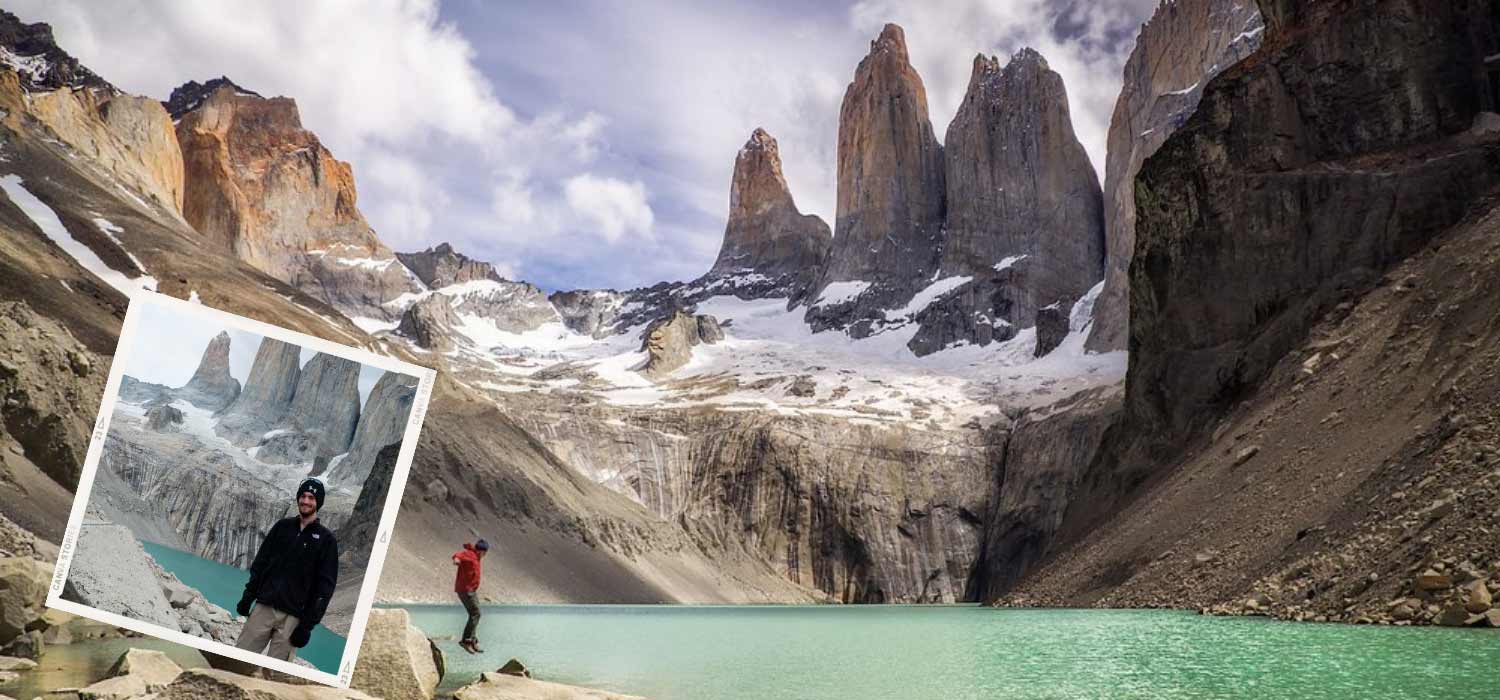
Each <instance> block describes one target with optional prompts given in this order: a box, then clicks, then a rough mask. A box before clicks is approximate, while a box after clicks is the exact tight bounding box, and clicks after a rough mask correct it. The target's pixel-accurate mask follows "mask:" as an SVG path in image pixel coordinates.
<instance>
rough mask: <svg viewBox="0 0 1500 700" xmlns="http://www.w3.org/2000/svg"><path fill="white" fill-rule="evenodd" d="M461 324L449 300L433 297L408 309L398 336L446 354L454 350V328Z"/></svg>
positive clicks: (442, 297) (420, 301) (442, 296)
mask: <svg viewBox="0 0 1500 700" xmlns="http://www.w3.org/2000/svg"><path fill="white" fill-rule="evenodd" d="M458 323H459V321H458V317H457V316H455V315H454V314H453V306H452V303H451V302H450V301H449V299H448V296H447V295H445V294H433V295H431V296H428V297H426V298H423V299H421V300H419V301H417V302H416V303H415V304H412V305H411V306H408V307H406V312H405V313H403V314H402V315H401V323H400V325H398V326H396V334H397V335H401V336H405V337H407V338H411V340H412V342H414V343H416V344H417V345H418V346H420V347H423V348H426V349H428V350H434V351H437V352H447V351H448V350H451V349H453V340H452V336H453V333H454V330H453V328H454V326H456V325H458Z"/></svg>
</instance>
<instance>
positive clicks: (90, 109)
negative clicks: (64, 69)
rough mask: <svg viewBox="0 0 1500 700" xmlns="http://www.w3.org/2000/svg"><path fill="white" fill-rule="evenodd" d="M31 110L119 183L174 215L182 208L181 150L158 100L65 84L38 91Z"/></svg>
mask: <svg viewBox="0 0 1500 700" xmlns="http://www.w3.org/2000/svg"><path fill="white" fill-rule="evenodd" d="M30 112H31V114H32V115H34V116H36V118H37V119H39V120H41V121H42V122H43V123H44V124H46V125H47V126H48V127H50V128H51V129H52V131H53V132H54V133H56V134H57V135H58V138H60V139H62V140H63V141H64V142H65V143H67V144H68V145H69V146H72V147H73V148H74V149H76V150H77V151H78V152H79V153H82V154H85V155H87V156H89V157H90V158H91V159H92V162H93V163H94V164H95V165H97V166H98V167H101V168H103V169H104V170H105V171H106V172H108V173H109V174H110V175H113V176H114V177H115V178H116V179H118V180H119V182H120V184H121V185H123V186H125V187H128V188H130V189H131V190H133V191H135V192H139V193H141V195H142V196H143V199H146V200H151V201H154V202H155V203H156V204H157V205H159V206H161V207H162V209H163V210H164V211H167V212H170V213H171V214H172V215H180V214H181V212H182V196H183V188H184V187H185V184H184V177H185V176H184V171H183V165H182V151H181V149H179V148H178V145H177V135H176V133H175V132H174V131H173V129H172V120H171V118H170V117H169V116H168V115H167V111H166V110H165V109H162V106H161V104H160V103H158V102H156V101H155V100H152V99H149V98H145V97H136V96H133V95H124V94H113V93H110V92H105V91H97V90H86V89H82V90H74V89H70V88H60V89H57V90H54V91H52V92H45V93H38V94H36V95H35V96H34V97H33V98H32V100H31V104H30Z"/></svg>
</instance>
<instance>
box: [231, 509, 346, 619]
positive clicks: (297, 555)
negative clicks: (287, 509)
mask: <svg viewBox="0 0 1500 700" xmlns="http://www.w3.org/2000/svg"><path fill="white" fill-rule="evenodd" d="M338 578H339V545H338V542H337V541H336V540H335V539H334V537H333V532H332V531H331V530H329V529H328V528H326V527H323V523H322V522H320V521H317V520H314V521H312V523H310V524H308V526H307V527H305V528H302V527H299V526H298V524H297V518H296V516H293V517H290V518H283V519H281V520H278V521H276V524H275V525H272V526H271V531H270V532H268V533H266V541H265V542H262V543H261V545H260V551H258V552H256V553H255V561H254V562H251V564H250V582H249V583H246V584H245V595H248V596H252V597H254V598H255V600H256V601H257V602H259V603H260V604H262V605H269V606H271V607H273V608H276V609H277V610H280V611H282V612H284V613H289V614H291V615H293V616H295V617H296V618H297V619H298V621H299V622H300V623H301V625H302V626H304V627H307V628H309V629H311V628H312V627H313V626H314V625H316V624H318V623H319V622H322V621H323V613H324V612H325V611H327V610H328V600H329V599H330V598H332V597H333V588H334V586H335V585H336V584H337V583H338Z"/></svg>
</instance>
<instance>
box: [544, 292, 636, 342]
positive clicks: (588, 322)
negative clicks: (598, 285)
mask: <svg viewBox="0 0 1500 700" xmlns="http://www.w3.org/2000/svg"><path fill="white" fill-rule="evenodd" d="M547 300H548V301H550V302H552V306H553V308H555V309H557V313H558V314H559V315H560V316H561V317H562V321H563V325H565V326H567V327H568V328H570V329H572V330H573V331H574V332H577V333H582V334H584V335H588V336H592V337H594V338H603V337H605V336H607V335H609V334H610V333H612V332H613V331H614V328H615V322H616V321H617V320H618V319H619V314H620V307H622V306H623V305H624V304H625V295H624V294H621V293H620V292H616V291H614V290H612V289H604V290H597V289H579V290H570V291H566V292H553V293H552V295H551V296H549V297H547Z"/></svg>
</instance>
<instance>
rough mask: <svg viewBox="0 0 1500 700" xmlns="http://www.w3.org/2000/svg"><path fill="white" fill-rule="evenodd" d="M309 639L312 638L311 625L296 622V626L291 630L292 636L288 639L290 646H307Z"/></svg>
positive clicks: (299, 647)
mask: <svg viewBox="0 0 1500 700" xmlns="http://www.w3.org/2000/svg"><path fill="white" fill-rule="evenodd" d="M309 639H312V625H306V626H304V625H301V624H298V625H297V628H296V629H294V630H292V636H291V639H290V640H289V641H291V643H292V646H294V647H297V648H298V649H301V648H302V647H305V646H307V641H308V640H309Z"/></svg>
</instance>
